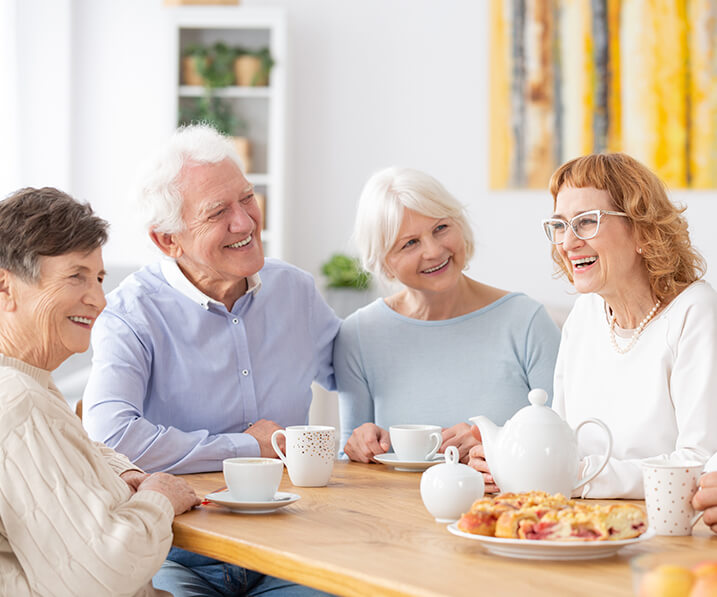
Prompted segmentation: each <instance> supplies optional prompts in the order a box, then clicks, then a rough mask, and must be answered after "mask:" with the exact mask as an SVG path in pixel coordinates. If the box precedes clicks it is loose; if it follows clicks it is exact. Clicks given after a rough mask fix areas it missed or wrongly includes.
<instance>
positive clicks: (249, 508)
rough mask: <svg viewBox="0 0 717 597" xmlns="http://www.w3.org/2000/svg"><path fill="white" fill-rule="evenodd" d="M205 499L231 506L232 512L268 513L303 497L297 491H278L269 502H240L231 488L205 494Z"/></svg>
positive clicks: (226, 506) (227, 506)
mask: <svg viewBox="0 0 717 597" xmlns="http://www.w3.org/2000/svg"><path fill="white" fill-rule="evenodd" d="M204 498H205V499H207V500H209V501H210V502H214V503H215V504H219V505H220V506H224V507H225V508H229V509H230V510H231V511H232V512H241V513H242V514H267V513H268V512H274V511H275V510H278V509H279V508H283V507H284V506H288V505H289V504H293V503H294V502H295V501H296V500H299V499H301V496H300V495H297V494H295V493H285V492H283V491H277V492H276V495H274V499H273V500H269V501H268V502H240V501H237V500H235V499H234V498H232V496H231V494H230V493H229V490H227V489H225V490H223V491H217V492H215V493H210V494H208V495H206V496H204Z"/></svg>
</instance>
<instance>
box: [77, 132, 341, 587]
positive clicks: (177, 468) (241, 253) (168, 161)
mask: <svg viewBox="0 0 717 597" xmlns="http://www.w3.org/2000/svg"><path fill="white" fill-rule="evenodd" d="M140 201H141V204H142V206H143V207H144V208H145V211H146V220H147V225H148V231H149V236H150V238H151V239H152V241H153V242H154V244H155V245H157V247H158V248H159V249H160V250H161V251H162V253H164V255H165V256H166V257H167V259H164V260H162V261H161V262H160V263H156V264H153V265H150V266H148V267H145V268H143V269H141V270H140V271H138V272H136V273H135V274H133V275H132V276H130V277H129V278H127V279H126V280H125V281H124V282H123V283H122V284H121V285H120V286H119V288H117V289H116V290H115V291H114V292H112V293H111V294H110V295H108V297H107V303H108V304H107V308H106V309H105V311H104V312H103V314H102V316H101V317H100V318H99V319H98V320H97V323H96V324H95V328H94V330H93V335H92V346H93V350H94V357H93V365H92V373H91V375H90V379H89V382H88V384H87V388H86V390H85V394H84V411H85V414H84V422H85V426H86V428H87V430H88V432H89V434H90V436H91V437H92V438H93V439H95V440H98V441H102V442H104V443H106V444H107V445H109V446H111V447H113V448H114V449H115V450H117V451H118V452H121V453H123V454H126V455H127V456H128V457H129V458H130V459H131V460H132V461H134V462H135V463H136V464H137V465H138V466H140V467H142V468H143V469H145V470H147V471H167V472H173V473H192V472H200V471H216V470H221V468H222V460H223V459H225V458H228V457H232V456H267V457H273V456H275V454H274V451H273V449H272V447H271V434H272V433H273V432H274V431H275V430H276V429H279V428H281V427H285V426H287V425H297V424H304V423H306V422H307V419H308V411H309V405H310V401H311V383H312V381H314V380H316V381H318V382H319V383H321V384H322V385H323V386H324V387H326V388H329V389H333V387H334V385H335V384H334V376H333V368H332V361H331V358H332V347H333V340H334V337H335V335H336V333H337V331H338V327H339V320H338V318H337V317H336V316H335V314H334V313H333V312H332V311H331V309H330V308H329V307H328V306H327V305H326V303H325V302H324V301H323V299H322V298H321V296H320V295H319V293H318V292H317V290H316V287H315V285H314V282H313V278H312V277H311V276H310V275H309V274H307V273H306V272H303V271H301V270H299V269H297V268H295V267H293V266H291V265H288V264H286V263H283V262H281V261H277V260H272V259H267V260H266V261H265V259H264V252H263V248H262V243H261V230H262V219H261V212H260V210H259V207H258V205H257V202H256V198H255V196H254V190H253V187H252V185H251V184H250V183H249V182H248V181H247V179H246V178H245V176H244V174H243V172H242V170H241V167H240V162H239V158H238V157H237V155H236V153H235V152H234V150H233V147H232V146H231V144H230V143H229V142H228V141H227V140H226V139H225V138H224V137H222V136H221V135H219V134H218V133H217V132H216V131H214V130H213V129H211V128H210V127H206V126H190V127H186V128H183V129H180V130H179V131H177V132H176V133H175V134H174V136H173V137H172V139H171V140H170V142H169V144H168V145H167V146H166V148H165V149H164V151H163V152H162V154H161V155H160V157H159V159H158V160H157V162H156V163H154V164H152V166H151V168H150V169H149V170H148V171H147V174H146V175H145V177H144V179H143V181H142V185H141V187H140ZM169 559H170V560H173V562H172V561H170V562H168V563H167V564H166V565H165V566H164V567H163V569H162V570H161V571H160V572H159V573H158V575H157V577H155V586H157V587H159V588H164V589H165V590H168V591H170V592H172V593H173V594H174V595H175V596H177V595H185V594H186V595H190V594H191V595H204V594H207V595H216V594H221V595H233V594H242V595H244V594H249V595H252V594H259V593H262V592H266V591H272V592H273V593H283V592H284V589H286V594H291V595H303V594H314V591H313V590H310V589H307V588H306V587H298V586H296V585H289V584H288V583H286V582H284V581H280V580H279V579H275V578H271V577H266V576H263V575H258V574H256V573H254V572H251V571H247V570H244V569H240V568H236V567H234V566H229V565H226V564H222V563H220V562H216V561H215V560H210V559H208V558H204V557H201V556H197V555H195V554H189V553H188V552H183V551H182V550H177V549H173V550H172V552H170V555H169ZM191 586H200V587H203V588H200V589H199V590H198V591H194V590H190V588H189V587H191ZM205 589H206V591H205ZM217 592H218V593H217Z"/></svg>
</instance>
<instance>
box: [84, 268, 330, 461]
mask: <svg viewBox="0 0 717 597" xmlns="http://www.w3.org/2000/svg"><path fill="white" fill-rule="evenodd" d="M248 286H249V289H248V291H247V292H246V293H245V294H244V295H243V296H242V297H241V298H239V299H238V300H237V301H236V302H235V303H234V305H233V307H232V309H231V311H227V309H226V307H225V306H224V305H223V304H222V303H219V302H217V301H214V300H212V299H211V298H210V297H208V296H206V295H205V294H203V293H202V292H201V291H199V290H198V289H197V288H196V287H194V286H193V285H192V284H191V283H190V282H189V281H188V280H187V279H186V278H185V277H184V275H183V274H182V272H181V270H179V268H178V267H177V265H176V263H175V262H174V261H168V260H165V261H162V262H161V263H156V264H153V265H151V266H148V267H146V268H143V269H141V270H140V271H138V272H136V273H135V274H132V275H131V276H129V277H128V278H127V279H126V280H124V281H123V282H122V284H121V285H120V287H119V288H117V289H116V290H115V291H113V292H112V293H110V294H109V295H108V296H107V307H106V308H105V310H104V311H103V313H102V314H101V315H100V317H99V318H98V320H97V322H96V323H95V326H94V329H93V332H92V348H93V352H94V356H93V359H92V372H91V374H90V379H89V382H88V384H87V388H86V389H85V393H84V396H83V410H84V417H83V421H84V424H85V427H86V428H87V431H88V433H89V435H90V437H92V438H93V439H95V440H98V441H101V442H104V443H105V444H107V445H108V446H110V447H112V448H114V449H115V450H117V451H118V452H121V453H123V454H126V455H127V456H128V457H129V458H130V460H132V461H133V462H135V463H136V464H137V465H138V466H139V467H141V468H143V469H144V470H147V471H168V472H172V473H193V472H201V471H216V470H221V468H222V460H223V459H225V458H229V457H232V456H258V455H259V445H258V443H257V441H256V440H255V439H254V438H253V437H252V436H251V435H249V434H247V433H243V432H244V431H245V430H246V429H247V427H248V426H249V425H250V424H251V423H252V422H254V421H257V420H258V419H269V420H272V421H275V422H276V423H277V424H278V425H280V426H282V427H285V426H287V425H301V424H305V423H306V422H307V420H308V412H309V406H310V403H311V383H312V381H314V380H315V381H317V382H319V383H320V384H321V385H323V386H324V387H326V388H327V389H334V388H335V383H334V375H333V367H332V350H333V341H334V337H335V336H336V333H337V331H338V328H339V324H340V321H339V319H338V318H337V317H336V315H335V314H334V313H333V311H332V310H331V309H330V308H329V307H328V305H327V304H326V303H325V302H324V300H323V298H322V297H321V295H320V294H319V292H318V291H317V289H316V286H315V284H314V280H313V278H312V277H311V275H309V274H308V273H306V272H304V271H302V270H300V269H298V268H296V267H293V266H291V265H289V264H287V263H284V262H282V261H278V260H271V259H267V260H266V263H265V265H264V267H263V268H262V269H261V271H260V273H259V275H256V276H252V277H250V278H248Z"/></svg>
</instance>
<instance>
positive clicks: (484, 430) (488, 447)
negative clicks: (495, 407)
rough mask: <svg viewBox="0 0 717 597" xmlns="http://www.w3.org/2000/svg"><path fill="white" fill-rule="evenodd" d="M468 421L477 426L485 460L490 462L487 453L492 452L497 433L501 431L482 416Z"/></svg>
mask: <svg viewBox="0 0 717 597" xmlns="http://www.w3.org/2000/svg"><path fill="white" fill-rule="evenodd" d="M469 421H470V422H471V423H473V424H475V425H477V426H478V430H479V431H480V435H481V441H482V442H483V449H484V450H485V458H486V460H488V461H489V462H490V460H491V458H490V456H489V452H492V451H493V446H494V445H495V443H496V441H497V439H498V432H499V431H500V430H501V427H498V425H496V424H495V423H494V422H493V421H491V420H490V419H489V418H488V417H485V416H483V415H479V416H477V417H471V418H470V419H469Z"/></svg>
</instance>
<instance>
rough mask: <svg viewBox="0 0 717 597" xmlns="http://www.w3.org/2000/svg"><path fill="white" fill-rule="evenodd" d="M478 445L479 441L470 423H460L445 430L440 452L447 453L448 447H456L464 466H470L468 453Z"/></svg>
mask: <svg viewBox="0 0 717 597" xmlns="http://www.w3.org/2000/svg"><path fill="white" fill-rule="evenodd" d="M478 444H479V441H478V440H477V439H476V438H475V436H474V435H473V433H472V432H471V426H470V425H469V424H468V423H458V424H457V425H453V427H448V428H447V429H444V430H443V443H442V444H441V447H440V449H439V452H445V451H446V448H447V447H448V446H455V447H456V448H458V455H459V456H460V461H461V462H462V463H463V464H468V458H469V456H468V452H469V451H470V449H471V448H472V447H473V446H477V445H478Z"/></svg>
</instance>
